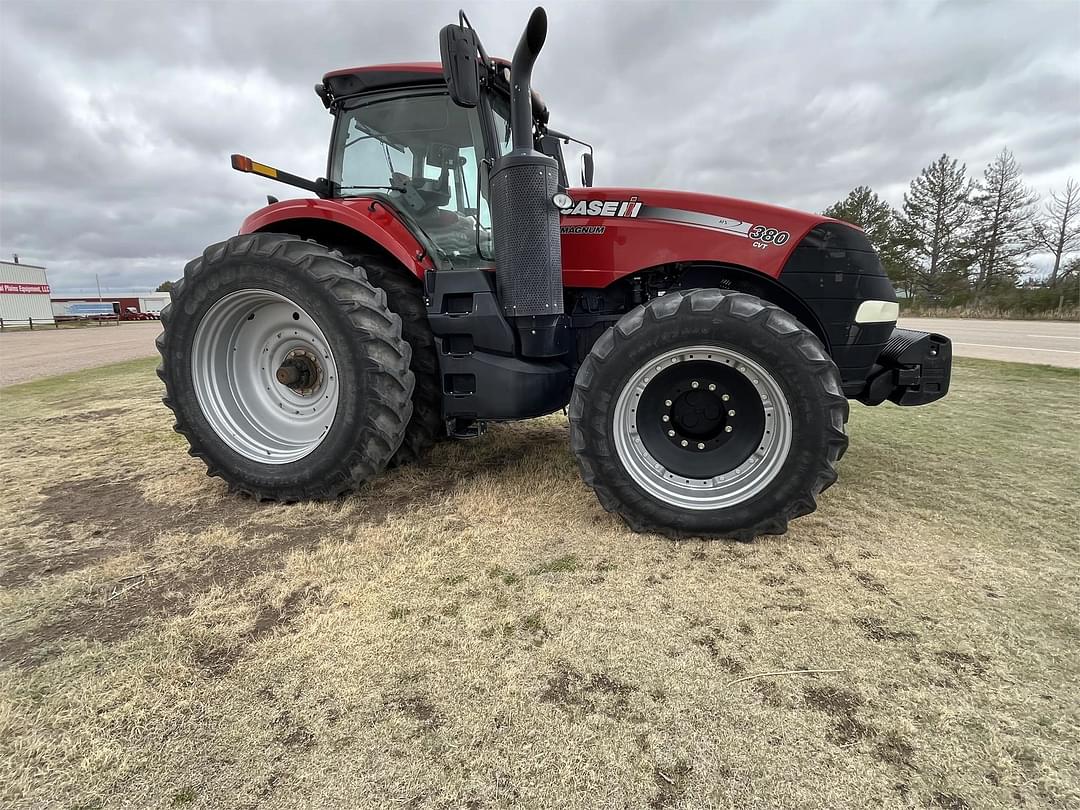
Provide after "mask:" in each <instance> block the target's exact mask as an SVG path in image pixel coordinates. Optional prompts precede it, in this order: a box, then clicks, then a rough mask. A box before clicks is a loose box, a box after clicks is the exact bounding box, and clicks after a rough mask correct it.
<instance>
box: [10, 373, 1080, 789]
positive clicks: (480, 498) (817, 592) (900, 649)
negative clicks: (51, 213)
mask: <svg viewBox="0 0 1080 810" xmlns="http://www.w3.org/2000/svg"><path fill="white" fill-rule="evenodd" d="M957 365H958V368H957V369H956V373H955V380H954V390H953V393H952V394H950V396H949V397H948V399H946V400H944V401H943V402H941V403H938V404H936V405H933V406H930V407H926V408H916V409H899V408H895V407H892V406H886V407H881V408H877V409H868V408H863V407H861V406H855V407H854V411H853V414H852V420H851V425H850V429H851V434H852V445H851V449H850V450H849V451H848V454H847V456H846V457H845V458H844V460H843V462H842V464H841V470H840V472H841V478H840V483H839V484H838V485H837V486H836V487H834V488H833V489H831V490H829V492H827V493H826V494H825V496H824V497H823V499H822V502H821V508H820V510H819V511H818V512H817V513H816V514H814V515H811V516H808V517H807V518H804V519H802V520H799V521H797V522H796V523H795V524H794V525H793V528H792V530H791V532H790V533H789V534H788V535H786V536H785V537H781V538H768V539H764V540H761V541H758V542H756V543H754V544H735V543H727V542H715V543H702V542H685V543H672V542H669V541H664V540H662V539H659V538H656V537H646V536H638V535H634V534H632V533H631V532H629V531H628V530H626V529H625V528H624V527H623V525H622V524H621V523H620V521H619V520H618V519H616V518H614V517H612V516H610V515H607V514H606V513H604V512H603V511H602V509H601V508H600V507H599V505H598V504H597V502H596V500H595V499H594V498H593V497H592V495H591V493H590V492H589V491H588V490H587V489H586V488H585V487H584V486H583V484H582V483H581V482H580V480H579V478H578V474H577V469H576V466H575V464H574V462H573V459H572V458H571V455H570V453H569V450H568V446H567V435H566V434H567V428H566V423H565V420H564V419H563V418H562V417H561V416H559V417H549V418H547V419H543V420H537V421H533V422H528V423H523V424H520V425H515V426H507V427H502V428H498V429H495V430H492V431H491V432H489V434H488V435H487V436H486V437H484V438H483V439H480V440H478V441H473V442H464V443H448V444H444V445H441V446H440V447H439V448H438V449H437V450H436V452H435V454H434V455H433V457H432V459H431V462H430V464H429V465H427V466H425V467H422V468H411V469H402V470H399V471H396V472H394V473H392V474H389V475H387V476H386V477H384V478H383V479H381V480H380V481H378V482H377V483H375V484H374V485H372V486H369V487H367V488H366V489H365V490H364V491H363V492H361V493H359V494H357V495H356V496H353V497H351V498H348V499H346V500H344V501H342V502H340V503H334V504H323V505H299V506H289V507H280V506H260V505H257V504H254V503H251V502H249V501H245V500H241V499H238V498H235V497H231V496H227V495H226V494H225V492H224V487H223V485H221V483H220V482H218V481H216V480H214V479H209V478H207V477H205V475H204V473H203V468H202V465H201V464H200V463H198V462H196V461H194V460H192V459H190V458H188V456H187V455H186V454H185V452H184V449H185V448H184V445H183V444H182V441H181V439H180V437H178V436H176V435H174V434H173V433H172V432H171V430H170V429H169V427H170V426H171V420H170V419H169V414H168V412H167V411H166V410H165V409H164V407H163V406H161V405H160V403H159V401H158V397H159V396H160V391H159V383H158V381H157V379H156V377H154V375H153V367H154V363H153V361H138V362H133V363H127V364H123V365H120V366H115V367H112V368H110V369H108V370H107V371H104V372H103V371H94V372H89V373H84V374H79V375H73V376H68V377H65V378H61V379H54V380H48V381H43V382H39V383H32V384H28V385H24V386H18V387H12V388H7V389H3V390H0V429H2V431H0V437H2V438H0V480H2V481H3V482H4V494H5V497H4V499H3V502H2V503H0V549H2V551H0V553H2V558H0V560H2V562H0V588H2V590H0V774H3V777H2V778H0V805H5V806H16V807H18V806H34V807H36V806H39V805H42V804H49V805H50V806H57V807H72V808H74V807H79V808H95V807H101V808H106V807H108V808H112V807H124V806H131V807H142V806H157V807H187V806H190V807H228V808H232V807H240V806H249V807H256V806H257V807H280V808H297V807H327V806H351V807H380V808H382V807H402V808H406V807H407V808H494V807H558V808H560V810H570V809H571V808H593V807H604V808H607V807H633V808H638V807H652V808H663V807H739V808H746V807H761V808H776V807H828V808H843V807H866V806H875V807H877V806H887V807H907V806H918V807H926V806H930V807H945V808H982V807H1002V808H1004V807H1017V806H1027V807H1060V808H1066V807H1077V806H1080V731H1078V729H1080V708H1078V707H1080V624H1078V616H1077V605H1078V604H1080V551H1078V543H1080V532H1078V524H1077V518H1078V510H1077V496H1078V493H1080V452H1078V451H1080V415H1078V414H1080V385H1078V383H1080V376H1078V374H1077V372H1076V371H1066V370H1055V369H1047V368H1039V367H1033V366H1019V365H1005V364H996V363H990V362H979V361H970V360H962V361H958V364H957ZM805 669H817V670H837V671H835V672H826V673H816V674H793V675H769V676H766V677H760V678H753V679H749V680H741V681H740V680H739V679H740V678H745V677H746V676H749V675H755V674H759V673H769V672H776V671H782V670H805Z"/></svg>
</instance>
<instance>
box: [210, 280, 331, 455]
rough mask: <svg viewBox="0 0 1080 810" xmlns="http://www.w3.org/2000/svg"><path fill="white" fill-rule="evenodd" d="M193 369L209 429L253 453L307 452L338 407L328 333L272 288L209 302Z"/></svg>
mask: <svg viewBox="0 0 1080 810" xmlns="http://www.w3.org/2000/svg"><path fill="white" fill-rule="evenodd" d="M191 370H192V378H193V381H194V383H195V395H196V397H197V398H198V401H199V406H200V407H201V408H202V412H203V416H204V417H205V418H206V421H207V422H209V423H210V427H211V428H212V429H213V431H214V433H216V434H217V436H218V438H220V439H221V440H222V441H223V442H225V444H227V445H228V446H229V447H231V448H232V449H233V450H235V451H236V452H237V453H239V454H240V455H242V456H243V457H244V458H248V459H251V460H252V461H258V462H261V463H263V464H288V463H289V462H292V461H297V460H298V459H301V458H304V457H305V456H307V455H308V454H310V453H311V452H312V451H314V450H315V448H316V447H318V446H319V445H320V444H321V443H322V441H323V439H324V438H326V435H327V433H328V432H329V431H330V427H331V425H332V424H333V421H334V416H335V414H336V413H337V406H338V390H339V381H338V371H337V364H336V363H335V362H334V353H333V351H332V350H331V347H330V343H329V341H327V340H326V337H325V335H323V333H322V330H321V329H320V328H319V325H318V324H317V323H316V322H315V321H314V320H313V319H312V318H311V316H310V315H308V313H307V312H305V311H304V309H303V308H302V307H300V306H298V305H297V304H296V303H295V302H293V301H291V300H289V299H288V298H286V297H285V296H283V295H281V294H279V293H276V292H270V291H269V290H239V291H237V292H234V293H230V294H228V295H226V296H225V297H224V298H222V299H221V300H220V301H218V302H217V303H215V304H214V305H213V306H212V307H210V310H209V311H208V312H207V313H206V315H204V316H203V318H202V320H201V321H200V322H199V326H198V328H197V329H196V330H195V340H194V342H193V344H192V351H191ZM283 379H285V380H287V382H286V381H283Z"/></svg>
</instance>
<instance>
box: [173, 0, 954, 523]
mask: <svg viewBox="0 0 1080 810" xmlns="http://www.w3.org/2000/svg"><path fill="white" fill-rule="evenodd" d="M459 23H460V24H458V25H449V26H447V27H446V28H444V29H443V31H442V33H441V35H440V45H441V51H442V62H441V64H438V63H430V64H429V63H418V64H399V65H379V66H375V67H359V68H350V69H347V70H336V71H333V72H331V73H328V74H326V76H325V77H324V78H323V81H322V83H321V84H318V85H316V86H315V91H316V93H317V94H318V96H319V98H320V99H321V100H322V103H323V104H324V106H325V107H326V109H327V110H328V111H329V112H330V114H331V116H332V117H333V131H332V135H331V143H330V154H329V161H328V166H327V172H326V177H325V178H320V179H318V180H307V179H304V178H301V177H297V176H295V175H291V174H287V173H285V172H282V171H279V170H277V169H274V168H272V167H270V166H266V165H263V164H260V163H257V162H255V161H253V160H251V159H250V158H247V157H243V156H241V155H234V156H233V167H234V168H236V169H238V170H240V171H244V172H252V173H254V174H258V175H262V176H264V177H269V178H273V179H276V180H278V181H280V182H283V183H286V184H289V185H292V186H296V187H299V188H301V189H304V190H306V191H308V192H312V193H314V195H315V198H306V199H294V200H287V201H283V202H278V201H277V200H276V199H274V198H273V197H270V198H268V200H269V203H270V204H269V205H267V206H266V207H265V208H262V209H260V210H259V211H256V212H255V213H254V214H252V215H251V216H249V217H248V218H247V219H246V220H245V222H244V224H243V226H242V227H241V229H240V234H239V235H238V236H234V237H232V238H231V239H228V240H226V241H224V242H220V243H218V244H216V245H212V246H211V247H209V248H207V249H206V250H205V251H204V252H203V255H202V256H200V257H199V258H197V259H195V260H193V261H191V262H190V263H188V265H187V267H185V268H184V277H183V279H181V280H180V281H178V282H177V283H176V285H175V286H174V287H173V289H172V304H171V306H169V307H167V308H166V309H165V311H164V312H163V313H162V320H163V322H164V326H165V328H164V333H163V334H162V336H161V337H160V338H159V340H158V346H159V349H160V351H161V356H162V365H161V368H160V370H159V374H160V376H161V378H162V379H163V380H164V382H165V385H166V389H167V391H166V398H165V404H166V405H168V406H169V407H170V408H171V409H172V410H173V412H174V413H175V415H176V430H178V431H179V432H180V433H182V434H184V435H185V436H186V437H187V439H188V441H189V442H190V444H191V451H190V452H191V454H192V455H194V456H198V457H199V458H202V459H203V460H204V461H205V462H206V465H207V467H208V468H209V474H211V475H216V476H219V477H221V478H223V479H224V480H225V481H226V482H228V484H229V485H230V487H231V488H232V489H234V490H238V491H240V492H243V493H247V494H248V495H251V496H253V497H255V498H258V499H273V500H281V501H297V500H304V499H324V498H334V497H337V496H339V495H341V494H342V493H344V492H347V491H349V490H352V489H354V488H355V487H357V486H359V485H360V484H363V483H364V482H365V481H367V480H369V479H371V478H372V477H374V476H376V475H378V474H379V473H380V472H381V471H382V470H383V469H384V468H386V467H387V466H388V465H393V464H396V463H401V462H407V461H413V460H416V459H419V458H420V457H422V456H423V455H424V454H425V452H426V451H427V450H428V449H430V448H431V446H432V445H433V444H434V443H435V442H436V441H438V440H439V439H441V438H443V437H446V436H449V437H453V438H463V437H473V436H478V435H480V434H481V433H483V431H484V428H485V426H486V425H488V424H490V423H492V422H503V421H510V420H516V419H528V418H532V417H536V416H542V415H544V414H548V413H552V412H554V411H558V410H560V409H563V408H567V409H568V414H569V420H570V443H571V447H572V449H573V452H574V453H575V455H576V456H577V458H578V461H579V463H580V466H581V472H582V476H583V477H584V479H585V481H586V483H587V484H588V485H589V486H590V487H592V488H593V490H594V491H595V492H596V495H597V497H598V498H599V500H600V503H601V504H602V505H603V506H604V508H605V509H607V510H609V511H611V512H616V513H618V514H619V515H621V516H622V517H623V518H624V519H625V521H626V522H627V523H628V524H629V525H630V526H631V527H632V528H633V529H635V530H638V531H650V532H659V533H662V534H666V535H669V536H673V537H685V536H725V537H736V538H751V537H753V536H755V535H759V534H779V533H783V532H784V531H785V530H786V528H787V525H788V521H789V520H791V519H793V518H796V517H799V516H800V515H805V514H807V513H808V512H811V511H813V510H814V508H815V505H816V503H815V502H816V498H817V496H818V494H819V493H820V492H821V491H822V490H823V489H825V488H826V487H828V486H829V485H830V484H832V483H833V482H834V481H835V480H836V477H837V472H836V464H837V462H838V461H839V460H840V457H841V456H842V455H843V454H844V450H845V448H846V447H847V443H848V439H847V435H846V432H845V423H846V422H847V417H848V399H849V398H850V399H857V400H859V401H861V402H863V403H866V404H868V405H877V404H879V403H882V402H884V401H885V400H891V401H892V402H895V403H897V404H899V405H922V404H925V403H928V402H932V401H934V400H936V399H939V398H941V397H942V396H944V395H945V393H946V392H947V390H948V386H949V376H950V367H951V355H952V352H951V345H950V342H949V340H948V339H947V338H945V337H943V336H941V335H934V334H926V333H922V332H913V331H910V330H905V329H898V328H897V327H896V318H897V313H898V307H897V302H896V296H895V293H894V291H893V287H892V285H891V284H890V283H889V279H888V278H887V277H886V275H885V273H884V272H883V270H882V266H881V263H880V261H879V260H878V257H877V255H876V254H875V252H874V249H873V248H872V246H871V245H870V243H869V242H868V241H867V238H866V236H865V235H864V234H863V232H862V231H861V230H859V229H858V228H855V227H853V226H851V225H848V224H845V223H843V222H838V221H836V220H831V219H828V218H825V217H822V216H818V215H815V214H808V213H802V212H799V211H792V210H788V209H785V208H777V207H774V206H770V205H762V204H760V203H753V202H747V201H745V200H737V199H730V198H726V197H715V196H711V195H704V194H693V193H687V192H678V191H655V190H651V189H627V188H594V187H592V173H593V172H592V155H591V151H590V152H589V153H588V154H586V155H584V156H583V159H582V169H583V171H582V186H581V187H575V188H571V187H569V182H568V174H567V167H566V165H565V163H564V159H563V151H562V145H563V144H566V143H569V142H570V141H571V140H574V139H572V138H570V137H569V136H567V135H564V134H562V133H559V132H556V131H555V130H553V129H551V128H550V127H549V126H548V109H547V107H546V106H545V104H544V102H543V101H542V100H541V98H540V96H539V95H538V94H537V93H535V92H533V91H532V90H531V87H530V84H531V82H530V79H531V74H532V68H533V64H534V62H535V60H536V57H537V55H538V54H539V52H540V49H541V47H542V46H543V44H544V40H545V38H546V34H547V18H546V16H545V14H544V11H543V9H536V10H535V11H534V12H533V14H532V17H531V18H530V20H529V23H528V27H527V28H526V30H525V32H524V34H523V35H522V37H521V40H520V42H519V43H518V46H517V49H516V50H515V52H514V58H513V60H512V61H511V62H506V61H505V60H501V59H494V58H491V57H489V56H488V54H487V53H486V52H485V50H484V48H483V46H482V45H481V43H480V41H479V39H478V37H477V35H476V32H475V30H474V29H473V28H472V27H471V25H469V23H468V20H467V19H466V18H465V15H464V14H462V15H461V17H460V20H459ZM578 143H580V142H578ZM586 146H587V145H586Z"/></svg>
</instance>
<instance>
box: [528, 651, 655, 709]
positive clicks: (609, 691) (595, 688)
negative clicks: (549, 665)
mask: <svg viewBox="0 0 1080 810" xmlns="http://www.w3.org/2000/svg"><path fill="white" fill-rule="evenodd" d="M637 691H638V688H637V687H636V686H632V685H631V684H627V683H623V682H621V681H619V680H616V679H615V678H612V677H611V676H610V675H608V674H606V673H603V672H598V673H596V674H595V675H591V676H586V675H583V674H582V673H580V672H578V671H577V670H575V669H573V668H572V667H570V666H568V665H566V664H561V665H560V666H559V667H558V668H557V669H556V670H555V672H554V673H553V674H552V675H550V676H549V677H548V682H547V686H546V687H545V688H544V689H543V691H541V692H540V700H542V701H544V702H545V703H554V704H555V705H556V706H558V707H559V708H562V709H565V710H568V711H573V710H574V709H575V708H577V709H581V710H583V711H584V712H585V713H587V714H589V713H593V712H601V713H603V714H606V715H608V716H609V717H620V718H621V717H624V716H625V715H626V713H627V711H628V709H629V699H630V695H632V694H634V693H635V692H637Z"/></svg>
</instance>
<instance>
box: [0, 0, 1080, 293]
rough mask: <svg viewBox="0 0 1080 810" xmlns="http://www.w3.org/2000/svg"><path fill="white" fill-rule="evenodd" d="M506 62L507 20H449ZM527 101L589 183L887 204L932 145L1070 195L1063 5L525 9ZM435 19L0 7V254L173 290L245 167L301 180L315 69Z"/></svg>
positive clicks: (236, 201)
mask: <svg viewBox="0 0 1080 810" xmlns="http://www.w3.org/2000/svg"><path fill="white" fill-rule="evenodd" d="M468 10H469V11H470V17H471V18H472V20H473V22H474V23H475V24H476V26H477V27H478V28H479V29H480V31H481V34H482V35H483V38H484V40H485V43H486V44H487V46H488V49H489V50H490V51H492V52H494V53H501V54H507V55H508V54H509V53H511V52H512V50H513V46H514V43H515V42H516V39H517V36H518V34H519V33H520V27H521V26H522V25H523V24H524V21H525V19H526V17H527V14H528V11H529V6H527V5H519V4H517V3H498V4H482V3H470V4H469V9H468ZM548 10H549V13H550V16H551V24H550V38H549V44H548V47H547V49H546V51H545V53H544V55H543V56H542V57H541V60H540V62H539V63H538V65H537V70H536V83H537V86H538V88H539V89H540V90H541V91H542V92H543V94H544V96H545V98H546V99H547V101H548V104H549V106H550V107H551V108H552V124H553V126H556V127H558V128H560V129H564V130H567V131H570V132H572V133H574V134H577V135H579V136H580V137H582V138H584V139H586V140H590V141H592V142H593V143H595V144H596V146H597V150H598V151H597V179H598V182H601V183H603V184H605V185H632V186H644V187H650V186H652V187H667V188H685V189H691V190H697V191H704V192H709V193H716V194H725V195H729V196H738V197H748V198H752V199H762V200H767V201H770V202H776V203H780V204H784V205H791V206H794V207H800V208H807V209H811V210H820V209H821V208H822V207H824V206H825V205H827V204H828V203H830V202H832V201H833V200H834V199H836V198H838V197H840V196H842V195H843V194H845V193H846V192H847V191H848V190H849V189H850V188H851V187H853V186H855V185H858V184H863V183H865V184H870V185H872V186H873V187H874V188H875V189H877V190H878V191H879V192H880V193H883V194H884V195H885V196H886V197H888V198H889V199H890V200H891V201H892V202H894V203H899V201H900V198H901V196H902V194H903V191H904V189H905V188H906V186H907V183H908V182H909V181H910V179H911V178H912V177H913V176H914V175H915V174H917V173H918V171H919V170H920V169H921V168H922V166H924V165H926V164H927V163H929V162H930V161H931V160H932V159H933V158H934V157H936V156H937V155H938V154H940V153H941V152H943V151H946V152H949V153H950V154H952V155H954V156H956V157H958V158H960V159H961V160H963V161H965V162H966V163H967V164H968V167H969V171H971V172H972V173H973V174H977V173H979V172H981V170H982V166H983V165H984V164H985V163H986V162H987V161H988V160H990V158H991V157H992V156H993V155H994V154H995V153H996V152H997V151H999V150H1000V149H1001V147H1002V146H1009V147H1010V148H1012V149H1013V151H1014V152H1015V153H1016V155H1017V157H1018V159H1019V160H1020V162H1021V163H1022V165H1023V166H1024V168H1025V169H1026V171H1027V178H1028V182H1029V183H1030V184H1032V185H1034V186H1035V187H1036V188H1037V189H1038V190H1039V191H1041V192H1045V190H1046V189H1047V188H1048V187H1050V186H1054V185H1060V184H1062V183H1063V182H1064V179H1065V178H1066V177H1068V176H1070V175H1071V176H1080V157H1078V156H1080V148H1078V147H1080V115H1078V113H1080V65H1078V62H1077V60H1076V58H1075V43H1076V41H1077V39H1078V36H1080V17H1078V13H1077V11H1076V6H1075V5H1074V4H1073V3H1072V2H1069V0H1065V1H1064V2H1037V1H1035V2H1018V3H1005V2H999V3H971V2H942V3H936V4H934V3H923V2H908V3H905V2H881V3H857V2H826V1H825V0H822V2H799V3H796V2H756V3H751V2H708V3H706V2H698V3H678V2H658V3H645V2H635V3H630V2H623V3H600V2H596V3H564V2H556V3H549V4H548ZM454 14H455V7H451V6H448V5H445V4H436V3H425V4H416V3H409V4H403V3H371V2H368V3H358V2H342V3H321V2H311V1H310V0H309V1H307V2H297V3H292V2H263V3H249V2H185V3H180V2H154V3H146V2H124V1H123V0H121V1H120V2H103V3H96V4H93V3H85V2H74V0H50V1H49V2H40V0H35V1H34V2H24V0H6V2H4V3H2V4H0V29H2V30H3V31H4V42H3V47H2V49H0V107H2V110H3V114H2V121H0V190H2V194H0V251H2V252H3V253H5V254H6V253H10V252H12V251H17V252H19V253H20V254H22V255H23V256H25V257H26V258H27V260H37V261H40V262H43V263H45V264H47V265H48V266H49V268H50V279H51V281H52V282H53V285H54V286H55V287H57V288H68V289H75V288H87V287H89V286H92V284H93V277H94V274H95V273H98V274H100V275H101V278H102V283H103V284H105V285H107V286H110V287H112V288H114V289H115V288H118V287H123V286H153V285H156V284H157V283H158V282H160V281H162V280H163V279H165V278H172V277H176V276H177V275H178V274H179V272H180V270H181V268H182V266H183V264H184V262H185V261H186V259H187V258H189V257H190V256H192V255H195V254H197V253H198V252H199V251H200V250H201V249H202V247H203V246H204V245H205V244H208V243H210V242H213V241H217V240H219V239H222V238H225V237H227V236H228V235H230V234H232V233H235V231H236V229H237V227H238V225H239V223H240V221H241V220H242V219H243V217H244V216H245V215H246V214H247V213H249V212H250V211H251V210H253V209H254V208H256V207H258V206H259V205H260V204H261V202H262V195H264V194H266V193H275V194H280V193H281V192H282V191H283V190H284V189H282V188H281V187H278V188H277V189H275V188H274V186H273V184H270V183H266V182H263V181H259V180H257V179H255V178H252V177H249V176H243V175H239V174H237V173H235V172H232V171H231V170H230V168H229V165H228V155H229V154H230V153H231V152H234V151H240V152H245V153H248V154H252V155H254V156H256V157H258V158H259V159H262V160H264V161H266V162H268V163H273V164H276V165H280V166H282V167H283V168H287V169H289V170H292V171H295V172H297V173H300V174H307V175H311V176H315V175H318V174H321V173H322V172H323V170H324V167H325V159H326V141H327V136H328V127H329V123H330V120H329V117H328V116H327V115H326V113H325V111H324V110H323V109H322V106H321V104H319V102H318V100H317V99H316V98H315V96H314V94H313V93H312V92H311V85H312V84H313V83H314V82H315V81H317V80H318V79H319V77H321V75H322V74H323V73H324V72H325V71H327V70H330V69H333V68H337V67H342V66H348V65H354V64H373V63H379V62H388V61H409V60H417V59H419V60H434V59H436V58H437V55H438V44H437V38H436V37H437V33H438V30H439V28H440V27H441V26H442V25H444V24H445V23H447V22H450V21H452V20H453V18H454Z"/></svg>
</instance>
